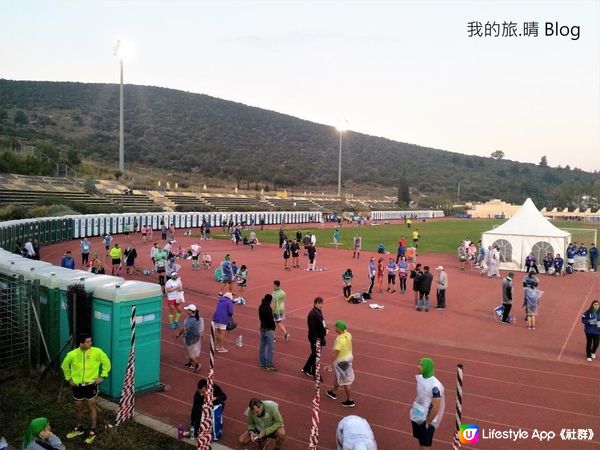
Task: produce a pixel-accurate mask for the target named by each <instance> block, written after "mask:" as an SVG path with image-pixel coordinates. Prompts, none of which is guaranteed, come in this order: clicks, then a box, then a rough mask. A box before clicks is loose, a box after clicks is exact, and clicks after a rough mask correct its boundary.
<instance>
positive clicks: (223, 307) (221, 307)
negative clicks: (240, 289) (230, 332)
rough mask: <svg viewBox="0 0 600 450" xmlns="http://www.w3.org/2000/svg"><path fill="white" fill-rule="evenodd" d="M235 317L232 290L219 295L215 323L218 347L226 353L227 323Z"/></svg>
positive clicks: (214, 317)
mask: <svg viewBox="0 0 600 450" xmlns="http://www.w3.org/2000/svg"><path fill="white" fill-rule="evenodd" d="M232 318H233V294H232V293H231V292H225V294H223V295H219V300H218V301H217V309H216V310H215V313H214V314H213V319H212V321H213V324H214V326H215V330H216V336H215V338H216V341H217V342H216V347H217V351H218V352H219V353H226V352H228V351H229V350H227V349H226V348H225V347H224V346H223V342H224V341H225V332H226V331H227V324H228V323H229V322H230V321H231V319H232Z"/></svg>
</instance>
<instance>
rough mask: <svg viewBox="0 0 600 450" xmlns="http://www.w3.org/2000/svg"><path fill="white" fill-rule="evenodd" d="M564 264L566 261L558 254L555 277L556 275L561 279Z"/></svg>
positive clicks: (555, 260) (555, 263)
mask: <svg viewBox="0 0 600 450" xmlns="http://www.w3.org/2000/svg"><path fill="white" fill-rule="evenodd" d="M564 263H565V260H564V259H562V257H561V256H560V253H557V254H556V257H555V258H554V275H556V276H557V277H559V276H560V275H561V274H562V269H563V265H564Z"/></svg>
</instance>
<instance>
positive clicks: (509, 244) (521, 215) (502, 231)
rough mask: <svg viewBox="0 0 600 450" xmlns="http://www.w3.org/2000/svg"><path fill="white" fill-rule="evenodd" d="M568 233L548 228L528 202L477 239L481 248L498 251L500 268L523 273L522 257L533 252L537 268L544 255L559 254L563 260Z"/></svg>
mask: <svg viewBox="0 0 600 450" xmlns="http://www.w3.org/2000/svg"><path fill="white" fill-rule="evenodd" d="M570 241H571V233H568V232H566V231H563V230H561V229H559V228H556V227H555V226H554V225H552V224H551V223H550V222H549V221H548V219H546V218H545V217H544V216H543V215H542V213H541V212H539V211H538V209H537V208H536V207H535V205H534V204H533V202H532V201H531V199H530V198H528V199H527V200H525V203H523V206H521V207H520V208H519V210H518V211H517V212H516V213H515V214H514V215H513V216H512V217H511V218H510V219H508V220H507V221H506V222H504V223H503V224H502V225H500V226H499V227H498V228H494V229H493V230H490V231H486V232H485V233H483V234H482V235H481V245H483V246H484V248H488V247H489V246H490V245H497V246H498V248H499V249H500V268H501V269H505V270H521V271H524V270H525V257H526V256H527V255H529V253H530V252H533V254H534V256H535V257H536V258H537V263H538V266H539V267H541V266H542V259H543V258H544V256H546V253H547V252H552V253H554V254H555V255H556V254H557V253H560V254H561V256H562V257H563V258H564V256H565V250H566V248H567V245H568V244H569V242H570Z"/></svg>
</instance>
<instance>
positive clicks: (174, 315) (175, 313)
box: [165, 272, 184, 329]
mask: <svg viewBox="0 0 600 450" xmlns="http://www.w3.org/2000/svg"><path fill="white" fill-rule="evenodd" d="M165 292H166V293H167V305H168V306H169V328H171V329H175V328H179V327H180V326H181V325H180V324H179V318H180V317H181V314H182V313H183V311H182V310H181V305H182V303H184V300H183V285H182V284H181V279H180V278H179V276H178V274H177V272H173V273H171V278H169V281H167V282H166V283H165Z"/></svg>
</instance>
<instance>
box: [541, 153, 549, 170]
mask: <svg viewBox="0 0 600 450" xmlns="http://www.w3.org/2000/svg"><path fill="white" fill-rule="evenodd" d="M540 167H548V158H546V155H544V156H542V159H541V160H540Z"/></svg>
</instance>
